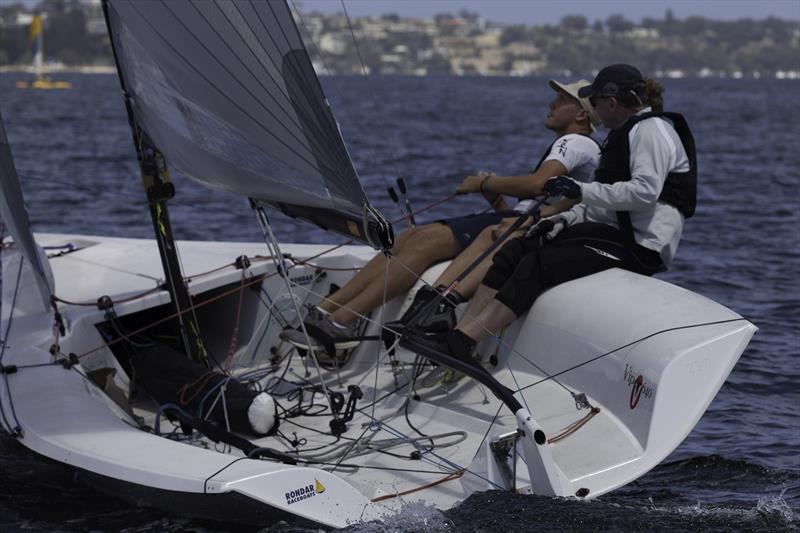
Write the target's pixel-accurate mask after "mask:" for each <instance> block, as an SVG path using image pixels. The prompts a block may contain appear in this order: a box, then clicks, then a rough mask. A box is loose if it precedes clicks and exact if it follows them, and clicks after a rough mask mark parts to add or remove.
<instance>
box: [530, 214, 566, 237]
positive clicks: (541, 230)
mask: <svg viewBox="0 0 800 533" xmlns="http://www.w3.org/2000/svg"><path fill="white" fill-rule="evenodd" d="M566 227H567V221H566V220H564V219H563V218H556V219H552V218H545V219H544V220H540V221H539V223H538V224H536V225H535V226H533V227H532V228H531V229H529V230H528V232H527V233H526V234H525V236H526V237H530V238H539V237H544V238H546V239H547V240H548V241H552V240H553V239H555V238H556V236H557V235H558V234H559V233H561V230H563V229H564V228H566Z"/></svg>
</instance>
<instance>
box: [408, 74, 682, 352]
mask: <svg viewBox="0 0 800 533" xmlns="http://www.w3.org/2000/svg"><path fill="white" fill-rule="evenodd" d="M662 90H663V89H662V88H661V86H660V85H659V84H658V83H657V82H655V81H653V80H645V79H644V77H643V76H642V74H641V73H640V72H639V70H638V69H637V68H635V67H633V66H631V65H611V66H608V67H605V68H604V69H602V70H601V71H600V72H599V73H598V74H597V76H596V77H595V79H594V82H592V84H591V85H587V86H586V87H583V88H581V89H580V91H579V93H578V94H579V95H580V96H581V97H588V98H589V99H590V100H591V101H592V105H593V106H594V107H595V110H596V111H597V113H598V115H600V118H601V120H602V121H603V125H604V126H606V127H607V128H608V129H609V130H610V132H609V134H608V137H607V138H606V141H605V142H604V144H603V147H602V150H601V156H600V163H599V165H598V168H597V170H596V172H595V181H593V182H591V183H579V182H576V181H575V180H572V179H570V178H569V177H566V176H559V177H555V178H551V179H550V180H549V181H548V182H547V183H546V184H545V186H544V191H545V193H547V194H550V195H552V196H556V195H562V196H565V197H568V198H573V199H576V200H580V202H581V203H579V204H578V205H576V206H575V207H573V208H572V209H571V210H569V211H566V212H564V213H561V214H559V215H556V216H554V217H551V218H547V219H543V220H542V221H540V222H539V223H538V224H537V225H536V226H534V227H533V228H532V229H531V230H530V231H529V233H528V235H526V237H523V238H519V239H514V240H512V241H510V242H509V243H507V244H506V245H504V246H503V248H501V250H500V251H499V252H498V253H497V254H496V255H495V258H494V262H493V264H492V267H491V268H490V270H489V272H488V274H487V275H486V277H485V278H484V280H483V282H482V284H481V287H480V288H479V289H478V291H477V293H476V294H475V296H474V297H473V299H472V302H471V303H470V307H469V308H468V309H467V312H466V314H465V317H464V319H462V321H461V322H459V324H458V325H457V326H456V328H455V329H454V330H453V331H452V332H450V333H448V334H447V335H444V336H441V337H438V338H430V337H427V338H426V337H424V336H423V335H421V334H417V335H416V336H415V337H414V338H413V339H412V342H411V343H406V344H413V343H416V344H417V345H420V344H421V343H422V344H425V345H426V346H427V348H429V350H436V351H437V352H439V353H444V354H447V355H451V356H455V357H457V358H459V359H462V360H469V358H470V355H471V353H472V351H473V349H474V347H475V344H476V343H477V342H478V341H480V340H481V339H483V338H484V337H486V336H487V335H489V334H492V333H494V332H497V331H499V330H500V329H501V328H502V327H503V326H505V325H507V324H509V323H511V322H512V321H513V320H515V319H516V318H518V317H520V316H521V315H522V314H524V313H525V312H527V311H528V309H530V307H531V306H532V305H533V302H534V301H535V300H536V298H537V297H538V296H539V294H541V293H542V292H543V291H544V290H545V289H547V288H549V287H553V286H555V285H558V284H560V283H564V282H566V281H570V280H573V279H577V278H579V277H583V276H587V275H590V274H594V273H597V272H600V271H602V270H607V269H609V268H614V267H618V268H623V269H626V270H631V271H633V272H638V273H640V274H645V275H652V274H654V273H656V272H659V271H662V270H665V269H666V268H667V267H668V266H669V264H670V262H671V261H672V258H673V257H674V255H675V251H676V250H677V248H678V242H679V241H680V238H681V233H682V231H683V222H684V219H685V218H688V217H690V216H692V214H693V213H694V209H695V197H696V183H697V162H696V156H695V148H694V140H693V138H692V134H691V132H690V131H689V128H688V126H687V124H686V120H684V118H683V117H682V116H681V115H679V114H677V113H663V112H662V111H661V91H662ZM645 102H647V103H645ZM649 104H653V105H655V107H656V109H655V110H654V109H653V107H651V105H649ZM401 345H403V342H401Z"/></svg>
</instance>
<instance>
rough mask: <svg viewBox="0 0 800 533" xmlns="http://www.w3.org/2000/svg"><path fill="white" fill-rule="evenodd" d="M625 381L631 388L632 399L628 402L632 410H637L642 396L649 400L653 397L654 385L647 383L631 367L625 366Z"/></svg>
mask: <svg viewBox="0 0 800 533" xmlns="http://www.w3.org/2000/svg"><path fill="white" fill-rule="evenodd" d="M623 381H625V383H626V384H627V385H628V387H630V388H631V397H630V400H629V402H628V405H629V406H630V408H631V409H636V406H637V405H639V400H641V398H642V396H644V397H645V398H647V399H648V400H649V399H650V398H652V397H653V385H651V384H650V383H647V382H646V381H645V380H644V377H642V375H641V374H637V373H636V372H634V370H633V367H631V366H630V365H625V374H624V377H623Z"/></svg>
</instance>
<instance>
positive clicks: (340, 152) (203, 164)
mask: <svg viewBox="0 0 800 533" xmlns="http://www.w3.org/2000/svg"><path fill="white" fill-rule="evenodd" d="M106 12H107V17H108V24H109V32H110V34H111V38H112V42H113V44H114V50H115V53H116V58H117V63H118V67H119V69H120V76H121V79H122V81H123V87H124V89H125V90H126V92H127V96H128V98H129V102H130V104H131V108H132V112H133V115H134V118H135V120H136V123H137V125H138V126H139V127H140V128H141V129H142V130H143V131H144V133H145V135H146V136H147V138H148V140H149V141H150V142H151V143H152V144H153V145H154V146H156V147H157V148H158V150H159V151H160V152H162V153H163V154H164V155H165V156H166V158H167V160H168V161H169V162H170V164H171V165H173V166H174V167H176V168H177V169H178V170H180V171H181V172H183V173H184V174H186V175H188V176H189V177H191V178H193V179H195V180H197V181H200V182H202V183H204V184H206V185H208V186H211V187H215V188H220V189H225V190H228V191H232V192H235V193H238V194H243V195H246V196H248V197H250V198H251V199H253V200H255V201H257V202H261V203H265V204H269V205H271V206H273V207H277V208H279V209H281V210H283V211H284V212H285V213H287V214H289V215H292V216H301V217H303V218H307V219H310V220H312V221H314V222H315V223H317V224H319V225H321V226H323V227H326V228H329V229H334V230H338V231H341V232H344V233H346V234H348V235H350V236H352V237H355V238H357V239H360V240H366V241H373V239H374V238H376V235H374V234H373V235H370V234H371V233H373V232H374V231H375V230H376V223H381V222H382V219H381V217H380V216H379V215H377V214H376V213H375V211H374V210H373V209H372V208H371V207H370V206H369V202H368V200H367V198H366V195H365V193H364V190H363V188H362V187H361V184H360V182H359V181H358V176H357V174H356V171H355V169H354V168H353V164H352V161H351V160H350V156H349V154H348V152H347V149H346V147H345V144H344V141H343V140H342V137H341V134H340V132H339V128H338V125H337V123H336V120H335V118H334V117H333V114H332V112H331V110H330V108H329V106H328V102H327V100H326V99H325V95H324V93H323V91H322V87H321V86H320V83H319V80H318V79H317V76H316V74H315V72H314V69H313V67H312V64H311V60H310V59H309V56H308V53H307V51H306V49H305V47H304V45H303V41H302V38H301V37H300V33H299V32H298V30H297V26H296V25H295V23H294V20H293V18H292V14H291V11H290V9H289V7H288V5H287V4H286V2H285V1H284V0H269V1H260V2H259V1H254V0H238V1H235V2H234V1H231V0H207V1H200V2H198V1H190V0H153V1H149V2H137V1H135V0H108V1H107V3H106Z"/></svg>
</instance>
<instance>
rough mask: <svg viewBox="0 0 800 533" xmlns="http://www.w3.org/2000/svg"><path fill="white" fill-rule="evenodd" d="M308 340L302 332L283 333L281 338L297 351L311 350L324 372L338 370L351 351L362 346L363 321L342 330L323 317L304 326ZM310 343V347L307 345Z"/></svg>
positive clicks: (360, 320)
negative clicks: (332, 369) (334, 368)
mask: <svg viewBox="0 0 800 533" xmlns="http://www.w3.org/2000/svg"><path fill="white" fill-rule="evenodd" d="M303 325H304V326H305V329H306V331H307V332H308V337H306V335H305V333H303V331H302V329H299V328H298V329H285V330H283V331H281V333H280V338H281V339H282V340H284V341H286V342H288V343H289V344H291V345H293V346H296V347H297V348H298V349H300V350H306V351H308V350H313V351H314V353H315V354H316V355H317V360H318V361H319V363H320V365H322V366H324V367H326V368H332V367H341V366H342V365H344V364H345V363H346V362H347V360H348V359H349V358H350V355H351V354H352V353H353V349H354V348H355V347H356V346H358V344H359V343H360V342H361V334H362V330H363V329H364V328H363V319H359V320H355V321H354V322H353V323H352V324H350V325H348V326H346V327H342V326H339V325H338V324H334V323H333V321H331V319H330V317H329V316H327V315H325V316H323V317H322V318H320V317H319V316H314V317H312V319H311V320H308V319H306V320H305V321H304V322H303ZM309 340H310V341H311V343H310V344H309Z"/></svg>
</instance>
